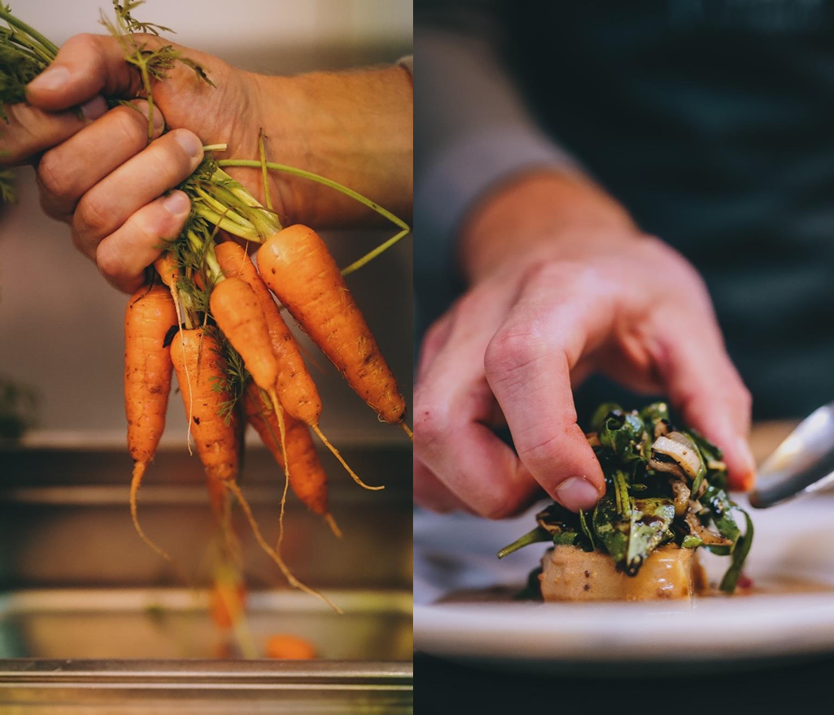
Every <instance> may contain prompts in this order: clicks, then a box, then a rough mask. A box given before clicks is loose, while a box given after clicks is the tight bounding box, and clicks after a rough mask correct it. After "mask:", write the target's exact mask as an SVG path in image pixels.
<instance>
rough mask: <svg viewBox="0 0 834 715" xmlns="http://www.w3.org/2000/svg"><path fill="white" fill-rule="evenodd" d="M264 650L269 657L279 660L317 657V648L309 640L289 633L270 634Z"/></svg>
mask: <svg viewBox="0 0 834 715" xmlns="http://www.w3.org/2000/svg"><path fill="white" fill-rule="evenodd" d="M264 651H265V653H266V657H267V658H275V659H278V660H312V659H313V658H315V657H316V649H315V648H314V647H313V645H312V644H311V643H310V642H309V641H306V640H304V639H303V638H300V637H299V636H293V635H289V634H287V633H276V634H275V635H274V636H270V638H269V640H267V642H266V646H265V647H264Z"/></svg>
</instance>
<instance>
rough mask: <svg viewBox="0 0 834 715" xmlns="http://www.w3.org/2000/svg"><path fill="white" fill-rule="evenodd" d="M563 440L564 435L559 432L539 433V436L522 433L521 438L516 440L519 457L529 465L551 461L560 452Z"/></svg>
mask: <svg viewBox="0 0 834 715" xmlns="http://www.w3.org/2000/svg"><path fill="white" fill-rule="evenodd" d="M561 441H562V435H561V434H559V433H558V432H551V433H548V434H539V435H538V436H533V435H529V434H528V435H522V437H521V439H518V440H516V449H517V450H518V456H519V459H521V461H522V462H523V463H526V464H528V466H529V465H532V466H535V465H537V464H541V463H543V462H550V461H551V458H552V457H553V456H554V455H557V454H558V453H559V444H560V443H561Z"/></svg>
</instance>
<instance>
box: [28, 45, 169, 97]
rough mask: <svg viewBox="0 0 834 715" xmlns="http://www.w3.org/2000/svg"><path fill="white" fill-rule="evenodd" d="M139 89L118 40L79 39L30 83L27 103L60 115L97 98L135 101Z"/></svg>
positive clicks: (60, 52)
mask: <svg viewBox="0 0 834 715" xmlns="http://www.w3.org/2000/svg"><path fill="white" fill-rule="evenodd" d="M151 39H153V38H151ZM147 41H148V42H150V40H147ZM139 42H140V43H144V42H146V40H144V39H142V40H139ZM140 86H141V81H140V77H139V73H138V72H137V71H136V70H135V68H133V67H132V66H131V65H129V64H128V63H127V62H126V61H125V58H124V50H123V48H122V46H121V44H120V43H119V41H118V40H117V39H116V38H115V37H105V36H103V35H76V36H75V37H72V38H70V39H69V40H68V41H67V42H66V44H65V45H64V46H63V47H62V48H61V50H60V51H59V52H58V56H57V57H56V58H55V61H54V62H53V63H52V64H51V65H50V66H49V67H48V68H47V69H46V70H44V71H43V72H42V73H41V74H40V75H38V76H37V77H36V78H35V79H34V80H32V82H30V83H29V85H28V87H27V88H26V99H27V101H28V102H29V104H31V105H33V106H35V107H37V108H38V109H42V110H45V111H49V112H57V111H61V110H64V109H69V108H71V107H75V106H77V105H80V104H84V103H85V102H87V101H89V100H91V99H93V97H95V96H96V95H98V94H102V95H104V96H106V97H135V96H136V94H137V92H138V90H139V88H140Z"/></svg>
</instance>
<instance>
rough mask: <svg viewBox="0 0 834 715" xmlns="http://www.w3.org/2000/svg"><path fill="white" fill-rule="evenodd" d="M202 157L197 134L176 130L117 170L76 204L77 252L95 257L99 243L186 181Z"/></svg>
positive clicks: (74, 218)
mask: <svg viewBox="0 0 834 715" xmlns="http://www.w3.org/2000/svg"><path fill="white" fill-rule="evenodd" d="M202 158H203V147H202V144H201V143H200V140H199V138H198V137H197V135H195V134H193V133H192V132H190V131H188V130H187V129H177V130H175V131H173V132H170V133H168V134H166V135H164V136H162V137H161V138H159V139H157V140H156V141H155V142H154V143H153V144H151V145H150V146H149V147H148V148H147V149H145V150H144V151H143V152H141V153H140V154H138V155H137V156H135V157H133V158H132V159H130V161H128V162H127V163H125V164H123V165H122V166H120V167H119V168H118V169H116V170H115V171H114V172H113V173H111V174H110V175H109V176H107V177H106V178H105V179H103V180H102V181H100V182H99V183H98V184H96V185H95V186H94V187H93V188H92V189H90V190H89V191H88V192H87V193H86V194H84V196H83V197H82V198H81V200H80V201H79V202H78V208H77V209H76V211H75V214H74V216H73V229H74V235H75V237H76V241H77V245H78V248H79V249H80V250H81V251H82V252H83V253H85V254H87V255H88V256H90V257H92V256H94V255H95V252H96V247H97V246H98V244H99V242H100V241H101V240H102V239H103V238H104V237H105V236H109V235H110V234H111V233H113V232H114V231H116V229H118V228H119V227H120V226H121V225H122V224H123V223H124V222H125V221H127V219H128V218H129V217H130V216H132V215H133V214H134V213H136V211H138V210H139V209H140V208H142V207H143V206H145V205H146V204H148V203H150V202H151V201H153V200H154V199H155V198H157V197H158V196H160V195H162V194H163V193H165V192H166V191H168V190H169V189H172V188H173V187H175V186H177V185H178V184H180V183H181V182H182V181H184V180H185V179H186V178H188V177H189V176H190V175H191V174H192V173H193V172H194V170H195V169H196V168H197V166H199V164H200V161H201V160H202Z"/></svg>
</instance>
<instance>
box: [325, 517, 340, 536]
mask: <svg viewBox="0 0 834 715" xmlns="http://www.w3.org/2000/svg"><path fill="white" fill-rule="evenodd" d="M324 520H325V521H326V522H327V525H328V526H329V527H330V531H332V532H333V536H335V537H336V538H337V539H341V538H342V530H341V529H340V528H339V525H338V524H337V523H336V520H335V519H334V518H333V514H325V515H324Z"/></svg>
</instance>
